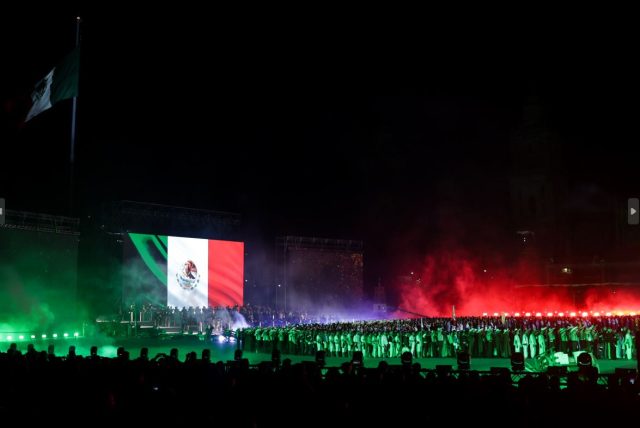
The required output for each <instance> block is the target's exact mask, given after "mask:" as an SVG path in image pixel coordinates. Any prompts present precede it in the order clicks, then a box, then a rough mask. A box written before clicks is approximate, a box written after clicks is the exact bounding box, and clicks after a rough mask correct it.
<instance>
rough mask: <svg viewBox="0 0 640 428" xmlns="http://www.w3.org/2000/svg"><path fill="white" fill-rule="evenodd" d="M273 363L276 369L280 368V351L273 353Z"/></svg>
mask: <svg viewBox="0 0 640 428" xmlns="http://www.w3.org/2000/svg"><path fill="white" fill-rule="evenodd" d="M271 362H272V363H273V365H274V366H275V367H280V350H279V349H274V350H273V351H272V352H271Z"/></svg>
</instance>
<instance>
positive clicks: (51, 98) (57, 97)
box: [25, 48, 80, 122]
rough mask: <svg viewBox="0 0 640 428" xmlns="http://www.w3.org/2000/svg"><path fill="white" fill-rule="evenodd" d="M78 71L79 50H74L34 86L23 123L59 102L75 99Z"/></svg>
mask: <svg viewBox="0 0 640 428" xmlns="http://www.w3.org/2000/svg"><path fill="white" fill-rule="evenodd" d="M79 69H80V49H79V48H75V49H74V50H73V51H71V52H70V53H69V54H68V55H67V56H66V57H65V58H64V59H63V60H62V61H61V62H60V63H59V64H58V65H56V66H55V67H54V68H53V70H51V71H50V72H49V73H47V75H46V76H45V77H44V78H43V79H42V80H40V81H39V82H38V84H36V87H35V89H34V91H33V93H32V94H31V103H32V104H31V108H30V109H29V113H28V114H27V118H26V120H25V122H26V121H29V120H31V119H33V118H34V117H35V116H37V115H39V114H40V113H42V112H43V111H45V110H48V109H50V108H51V107H52V106H53V105H54V104H56V103H57V102H59V101H62V100H66V99H69V98H73V97H77V96H78V80H79Z"/></svg>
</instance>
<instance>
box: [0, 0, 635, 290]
mask: <svg viewBox="0 0 640 428" xmlns="http://www.w3.org/2000/svg"><path fill="white" fill-rule="evenodd" d="M216 16H218V15H216V14H208V15H206V16H205V15H204V14H203V13H198V11H185V12H184V13H181V14H176V15H171V14H169V13H165V14H163V15H162V16H151V15H149V14H144V13H143V14H128V13H125V14H115V13H111V14H105V13H85V14H84V18H83V19H84V22H83V27H82V49H83V51H82V69H81V87H80V91H81V95H80V99H79V109H80V112H79V131H78V132H79V135H78V145H77V172H76V174H77V185H78V188H77V191H76V209H77V211H76V214H79V213H80V212H82V213H85V212H90V211H91V210H92V209H95V207H96V206H98V205H99V204H100V203H101V202H103V201H110V200H120V199H129V200H136V201H144V202H155V203H162V204H169V205H177V206H186V207H194V208H203V209H214V210H222V211H232V212H238V213H241V214H242V218H243V225H244V227H245V228H246V230H247V231H248V232H247V233H248V234H249V235H250V236H253V237H254V238H255V240H256V242H258V241H259V242H262V243H264V245H265V247H269V248H273V247H272V245H273V239H274V237H275V236H276V235H279V234H292V235H305V236H323V237H334V238H347V239H349V238H351V239H363V240H364V242H365V248H366V257H367V258H366V261H369V262H370V266H371V265H374V264H375V265H378V266H380V265H384V266H385V267H384V268H378V269H382V270H385V269H386V270H387V271H390V270H392V268H393V267H394V266H402V268H404V266H405V265H406V264H407V263H411V262H412V261H414V260H419V258H420V256H421V254H423V253H424V251H425V250H426V249H428V248H429V246H430V245H433V243H434V242H436V241H440V240H443V239H446V237H447V236H460V237H462V236H465V237H467V238H469V237H471V238H470V239H469V240H468V241H463V242H468V245H473V242H474V241H473V236H474V235H473V230H474V228H475V226H476V225H477V224H479V223H482V224H484V225H487V224H489V226H490V228H493V229H495V230H496V231H497V232H496V234H497V235H500V233H503V234H504V233H506V234H508V233H512V231H510V229H509V227H510V226H509V219H508V215H509V214H508V212H507V211H508V207H509V199H508V179H509V174H510V153H509V138H510V135H511V134H512V132H513V130H514V129H516V128H517V126H518V124H519V120H520V119H521V116H522V106H523V103H524V102H525V100H526V99H527V97H528V96H530V95H532V94H534V95H536V96H537V97H538V98H539V99H540V102H541V103H542V106H543V109H544V111H545V115H546V118H547V121H548V126H549V127H550V128H551V129H552V130H553V131H554V132H556V133H558V135H560V136H561V138H562V139H563V141H564V145H563V153H564V156H565V163H566V168H567V171H568V174H569V175H570V177H571V180H573V181H574V182H578V183H580V182H583V183H584V184H585V185H591V184H593V185H596V186H599V187H601V188H602V189H603V190H604V191H605V192H613V193H615V194H619V195H625V194H629V196H638V194H639V192H637V190H638V188H637V187H638V186H637V183H638V182H639V180H638V179H637V176H638V171H639V169H638V164H637V161H636V157H635V156H634V153H635V151H636V150H634V149H633V146H634V145H636V144H637V141H638V138H637V130H636V129H635V124H636V123H637V105H636V103H635V101H634V100H635V99H636V96H637V92H638V91H637V86H638V85H637V73H635V71H634V67H632V66H631V64H632V63H633V62H634V59H633V58H631V55H630V52H629V51H628V46H627V45H628V42H625V41H626V40H628V39H627V37H626V36H625V35H624V34H621V33H619V32H618V33H611V32H607V34H603V33H602V32H601V31H594V30H593V28H589V26H586V25H585V26H584V28H577V27H576V28H574V27H571V28H569V27H567V26H566V23H555V24H554V25H551V26H542V25H540V26H533V27H528V26H527V27H526V28H519V24H518V23H514V25H512V26H510V28H505V29H504V30H496V31H495V34H491V35H489V31H488V28H487V27H488V26H489V24H488V23H486V25H479V26H478V25H476V26H473V27H468V26H466V25H464V24H462V23H459V25H457V26H446V25H445V26H438V27H434V26H433V25H431V24H433V21H434V20H433V19H430V20H429V22H423V23H422V24H418V23H411V24H409V23H407V25H400V24H402V22H393V23H390V22H384V21H381V22H377V21H376V22H372V23H370V24H362V22H360V21H358V22H356V21H349V20H343V21H342V22H340V23H334V22H333V21H328V20H327V21H325V20H322V19H319V20H318V22H316V21H315V20H313V21H312V19H311V18H310V17H308V16H306V15H305V17H304V18H301V19H299V20H295V21H294V20H291V19H287V18H285V17H284V16H282V17H280V18H273V19H266V18H264V17H261V18H255V19H254V18H249V17H241V16H235V17H234V18H228V17H226V16H225V15H223V14H221V15H219V17H216ZM3 20H7V21H9V22H4V25H2V30H0V31H1V32H2V33H1V37H2V42H1V43H2V63H3V67H2V68H3V70H2V78H1V81H0V99H1V100H2V103H3V112H2V123H1V134H0V141H2V154H0V157H1V159H2V160H3V162H2V168H1V170H0V197H4V198H6V200H7V207H8V208H9V209H16V210H26V211H35V212H46V213H52V214H67V200H66V198H67V194H68V191H67V187H68V161H67V159H68V152H69V148H68V132H69V131H68V128H69V116H70V103H69V102H68V101H67V102H63V103H62V104H60V105H57V106H55V107H54V108H53V109H51V110H49V111H48V112H46V113H44V114H42V115H41V116H39V117H37V118H36V119H34V120H33V121H32V122H30V123H29V124H28V125H24V124H23V125H20V124H19V119H20V118H21V117H22V115H24V114H25V113H26V110H25V97H26V96H28V94H29V93H30V90H31V88H32V86H33V85H34V84H35V82H36V81H38V80H39V79H40V78H41V77H42V76H43V75H44V74H45V73H46V72H47V71H48V70H50V69H51V67H52V66H53V65H54V64H55V63H56V62H57V61H58V60H59V59H60V58H61V57H62V56H63V55H64V54H65V53H66V52H67V51H68V50H70V49H71V47H72V46H73V39H74V20H73V15H68V16H64V15H60V16H57V15H55V16H51V15H49V16H46V17H44V16H41V17H37V16H36V17H34V16H26V15H24V16H12V17H7V18H3ZM560 28H562V30H560ZM494 30H495V29H494ZM524 35H526V37H525V36H524ZM633 192H635V194H634V193H633ZM461 230H462V231H463V232H461ZM500 236H502V235H500ZM476 238H477V239H478V240H481V239H484V237H476ZM461 245H464V243H462V244H461ZM406 260H409V262H406ZM379 262H382V263H379ZM385 262H386V263H385ZM365 263H366V262H365ZM377 273H379V272H376V274H377ZM373 276H375V274H374V275H373ZM368 277H369V278H371V277H372V276H371V275H369V276H368Z"/></svg>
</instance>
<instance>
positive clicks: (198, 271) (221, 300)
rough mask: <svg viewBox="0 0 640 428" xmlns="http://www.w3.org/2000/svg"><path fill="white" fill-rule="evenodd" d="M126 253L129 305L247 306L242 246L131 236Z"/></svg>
mask: <svg viewBox="0 0 640 428" xmlns="http://www.w3.org/2000/svg"><path fill="white" fill-rule="evenodd" d="M124 252H125V254H124V255H125V262H124V296H123V298H124V300H125V302H126V303H140V304H144V303H152V304H160V305H167V306H172V307H177V308H183V307H187V308H188V307H203V306H213V307H216V306H234V305H242V304H243V288H244V243H242V242H234V241H218V240H208V239H198V238H182V237H177V236H165V235H148V234H139V233H129V234H128V236H127V240H126V243H125V246H124Z"/></svg>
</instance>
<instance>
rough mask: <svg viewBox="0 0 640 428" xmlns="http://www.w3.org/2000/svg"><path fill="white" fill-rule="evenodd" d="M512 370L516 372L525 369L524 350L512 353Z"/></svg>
mask: <svg viewBox="0 0 640 428" xmlns="http://www.w3.org/2000/svg"><path fill="white" fill-rule="evenodd" d="M511 370H513V371H514V372H521V371H524V354H523V353H522V352H514V353H513V354H511Z"/></svg>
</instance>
